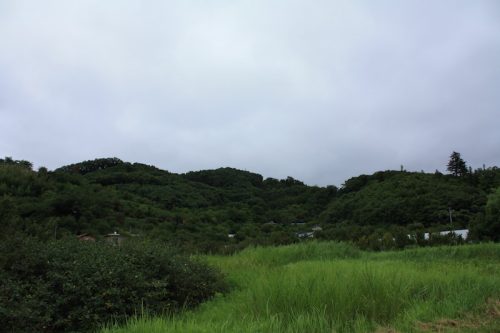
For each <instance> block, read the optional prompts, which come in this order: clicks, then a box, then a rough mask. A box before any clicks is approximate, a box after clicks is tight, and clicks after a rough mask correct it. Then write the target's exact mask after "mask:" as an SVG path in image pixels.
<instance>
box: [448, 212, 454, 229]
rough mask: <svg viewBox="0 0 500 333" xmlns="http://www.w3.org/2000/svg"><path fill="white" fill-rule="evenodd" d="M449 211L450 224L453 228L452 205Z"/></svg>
mask: <svg viewBox="0 0 500 333" xmlns="http://www.w3.org/2000/svg"><path fill="white" fill-rule="evenodd" d="M448 213H449V214H450V225H451V229H453V218H452V217H451V207H448Z"/></svg>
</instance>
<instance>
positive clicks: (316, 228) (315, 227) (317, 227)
mask: <svg viewBox="0 0 500 333" xmlns="http://www.w3.org/2000/svg"><path fill="white" fill-rule="evenodd" d="M311 230H312V231H321V230H323V228H321V227H320V226H319V225H315V226H314V227H312V228H311Z"/></svg>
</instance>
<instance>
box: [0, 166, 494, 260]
mask: <svg viewBox="0 0 500 333" xmlns="http://www.w3.org/2000/svg"><path fill="white" fill-rule="evenodd" d="M498 187H500V169H498V168H496V167H493V168H482V169H478V170H475V171H472V170H469V171H467V172H466V173H465V174H460V175H458V174H457V175H455V176H454V175H443V174H441V173H439V172H436V173H433V174H425V173H414V172H406V171H380V172H376V173H374V174H373V175H361V176H358V177H353V178H351V179H349V180H347V181H346V182H345V183H344V184H343V186H342V187H341V188H340V189H337V188H336V187H335V186H328V187H316V186H307V185H305V184H304V183H302V182H300V181H299V180H296V179H294V178H292V177H288V178H286V179H282V180H278V179H273V178H267V179H264V178H263V177H262V176H261V175H259V174H256V173H251V172H248V171H242V170H237V169H233V168H220V169H216V170H203V171H197V172H189V173H186V174H175V173H171V172H168V171H164V170H161V169H158V168H156V167H154V166H148V165H145V164H139V163H128V162H123V161H121V160H119V159H117V158H106V159H97V160H94V161H85V162H82V163H76V164H72V165H69V166H64V167H61V168H59V169H56V170H55V171H51V172H50V171H48V170H47V169H46V168H40V169H39V170H38V171H34V170H32V164H31V163H30V162H27V161H16V160H13V159H12V158H5V159H0V223H1V228H2V229H3V230H2V231H3V232H4V234H10V233H15V232H20V233H24V234H29V235H33V236H37V237H39V238H42V239H51V238H60V237H65V236H74V235H76V234H83V233H87V234H91V235H94V236H96V237H102V236H103V235H105V234H108V233H110V232H112V231H115V230H116V231H118V232H120V233H122V234H129V235H141V236H144V237H149V238H156V239H159V240H162V241H168V242H171V243H174V244H177V245H179V246H181V247H183V248H185V249H186V250H188V251H198V250H201V251H233V250H234V249H238V248H243V247H245V246H247V245H249V244H286V243H291V242H296V241H299V238H298V237H297V235H298V234H300V233H304V232H311V228H312V227H313V226H317V225H319V226H321V228H322V229H323V230H322V231H320V230H319V228H316V229H317V230H316V232H315V234H314V236H315V237H319V238H325V239H335V240H350V241H353V242H356V243H359V244H365V243H366V240H367V238H369V237H371V239H372V240H375V243H377V242H379V241H380V239H382V238H383V237H384V236H385V238H386V239H387V240H388V242H389V243H391V244H392V245H391V246H396V244H393V243H394V242H392V240H393V239H395V238H397V237H395V235H396V234H398V235H400V236H401V235H404V237H406V236H407V234H408V233H411V232H426V231H434V230H449V229H452V228H455V229H457V228H470V229H471V230H472V231H473V232H472V234H471V235H472V236H473V237H475V238H477V239H493V240H498V237H499V236H498V235H497V234H492V232H493V231H495V230H498V229H495V228H496V227H495V226H496V225H497V224H500V223H499V222H498V210H496V209H495V208H494V207H496V206H495V204H494V203H491V204H490V203H489V202H490V201H492V200H493V202H494V200H496V199H495V197H494V196H490V197H488V195H490V194H491V193H492V192H493V191H494V190H496V189H497V188H498ZM488 198H489V199H488ZM487 203H488V204H487ZM487 207H493V208H487ZM450 212H451V217H452V221H450ZM229 235H231V236H229ZM401 237H403V236H401ZM403 243H406V241H405V242H403ZM403 243H401V244H399V245H397V246H404V245H408V244H403ZM371 247H375V248H376V246H371Z"/></svg>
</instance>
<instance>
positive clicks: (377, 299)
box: [100, 242, 500, 333]
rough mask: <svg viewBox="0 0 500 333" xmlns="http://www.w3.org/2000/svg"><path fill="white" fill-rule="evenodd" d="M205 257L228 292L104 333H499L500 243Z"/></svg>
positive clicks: (311, 247) (331, 246) (293, 248)
mask: <svg viewBox="0 0 500 333" xmlns="http://www.w3.org/2000/svg"><path fill="white" fill-rule="evenodd" d="M204 259H206V260H207V261H208V262H209V263H210V264H212V265H215V266H217V267H219V268H220V269H221V270H222V271H223V272H224V273H225V274H226V276H227V279H228V280H229V282H230V284H231V285H232V291H231V292H229V293H227V294H225V295H218V296H217V297H215V298H214V299H213V300H211V301H209V302H206V303H204V304H202V305H201V306H200V307H199V308H197V309H195V310H193V311H185V312H182V313H180V314H176V315H173V316H164V317H155V318H150V317H148V316H147V315H142V316H138V317H136V318H132V319H130V320H129V322H128V323H127V324H126V325H124V326H108V327H107V328H104V329H102V331H101V332H100V333H160V332H206V333H213V332H278V333H279V332H290V333H291V332H297V333H299V332H300V333H302V332H311V333H312V332H378V333H382V332H393V333H394V332H500V302H499V300H500V244H478V245H466V246H455V247H451V246H445V247H433V248H418V249H408V250H405V251H396V252H380V253H373V252H362V251H360V250H358V249H356V248H354V247H352V246H350V245H348V244H339V243H333V242H305V243H301V244H295V245H289V246H281V247H268V248H261V247H257V248H249V249H246V250H244V251H242V252H240V253H237V254H235V255H233V256H207V257H204Z"/></svg>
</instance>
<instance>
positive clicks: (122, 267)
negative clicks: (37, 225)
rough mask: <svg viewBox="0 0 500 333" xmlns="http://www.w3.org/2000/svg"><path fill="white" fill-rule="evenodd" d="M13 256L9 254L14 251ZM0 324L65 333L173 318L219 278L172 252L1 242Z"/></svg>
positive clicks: (131, 245) (147, 245)
mask: <svg viewBox="0 0 500 333" xmlns="http://www.w3.org/2000/svg"><path fill="white" fill-rule="evenodd" d="M12 249H15V251H12ZM0 277H1V280H2V288H1V289H0V322H2V330H5V331H6V332H11V331H15V332H18V331H22V332H68V331H82V330H88V329H93V328H96V327H98V326H100V325H102V324H104V323H105V322H110V321H117V322H122V321H123V320H125V319H126V318H127V317H129V316H131V315H134V314H137V313H140V311H141V306H142V307H143V308H144V309H146V310H147V311H148V312H149V313H151V314H165V313H172V312H175V311H177V310H179V309H183V308H190V307H193V306H196V305H198V304H199V303H201V302H202V301H204V300H206V299H208V298H210V297H212V296H214V295H215V293H217V292H220V291H222V290H224V288H225V287H224V282H222V280H221V276H220V274H219V273H218V272H217V271H216V270H214V269H212V268H210V267H208V266H207V265H205V264H202V263H200V262H196V261H192V260H188V259H187V258H186V257H183V256H180V255H178V254H177V253H176V252H175V251H173V250H172V249H171V248H167V247H165V246H160V245H158V244H154V243H151V242H132V241H129V242H127V243H126V244H124V245H123V246H121V247H118V246H112V245H109V244H104V243H88V242H86V243H82V242H78V241H76V240H64V241H62V240H59V241H51V242H47V243H43V242H40V241H36V240H34V239H25V238H24V239H23V238H17V237H14V238H5V239H2V241H1V242H0Z"/></svg>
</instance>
